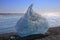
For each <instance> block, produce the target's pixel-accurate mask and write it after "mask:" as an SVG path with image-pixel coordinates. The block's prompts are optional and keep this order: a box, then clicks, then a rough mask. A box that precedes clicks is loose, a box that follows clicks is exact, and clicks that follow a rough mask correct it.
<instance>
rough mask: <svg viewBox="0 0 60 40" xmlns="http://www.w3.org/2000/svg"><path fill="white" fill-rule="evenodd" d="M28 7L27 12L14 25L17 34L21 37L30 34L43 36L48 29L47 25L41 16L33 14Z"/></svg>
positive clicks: (30, 7)
mask: <svg viewBox="0 0 60 40" xmlns="http://www.w3.org/2000/svg"><path fill="white" fill-rule="evenodd" d="M32 6H33V5H30V6H29V8H28V10H27V12H26V13H25V15H24V16H23V17H21V18H20V20H19V21H18V22H17V24H16V30H17V33H18V34H19V35H20V36H21V37H24V36H28V35H32V34H44V33H45V32H46V31H47V29H48V23H47V21H46V19H45V18H43V17H42V16H41V15H39V14H37V13H34V12H33V9H32Z"/></svg>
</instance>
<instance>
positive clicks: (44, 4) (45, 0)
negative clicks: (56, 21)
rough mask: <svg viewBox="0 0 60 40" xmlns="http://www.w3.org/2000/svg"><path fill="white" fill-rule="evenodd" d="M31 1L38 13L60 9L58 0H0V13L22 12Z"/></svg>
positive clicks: (59, 0)
mask: <svg viewBox="0 0 60 40" xmlns="http://www.w3.org/2000/svg"><path fill="white" fill-rule="evenodd" d="M31 3H33V5H34V6H33V9H34V11H36V12H38V13H40V12H59V11H60V0H0V13H24V12H26V10H27V8H28V6H29V5H30V4H31Z"/></svg>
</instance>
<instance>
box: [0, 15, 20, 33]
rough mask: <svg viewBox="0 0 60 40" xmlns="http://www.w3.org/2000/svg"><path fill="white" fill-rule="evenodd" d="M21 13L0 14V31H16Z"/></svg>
mask: <svg viewBox="0 0 60 40" xmlns="http://www.w3.org/2000/svg"><path fill="white" fill-rule="evenodd" d="M20 17H21V15H0V33H6V32H15V25H16V23H17V21H18V20H19V19H20Z"/></svg>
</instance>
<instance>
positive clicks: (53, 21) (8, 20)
mask: <svg viewBox="0 0 60 40" xmlns="http://www.w3.org/2000/svg"><path fill="white" fill-rule="evenodd" d="M21 16H22V15H0V33H7V32H15V25H16V23H17V22H18V20H19V19H20V18H21ZM44 17H45V18H46V19H47V22H48V25H49V26H50V27H52V26H53V27H55V26H56V27H57V26H60V15H56V16H48V15H44Z"/></svg>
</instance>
